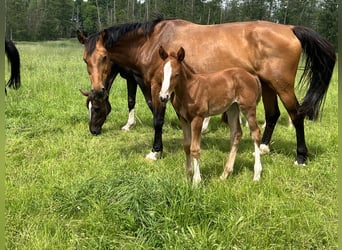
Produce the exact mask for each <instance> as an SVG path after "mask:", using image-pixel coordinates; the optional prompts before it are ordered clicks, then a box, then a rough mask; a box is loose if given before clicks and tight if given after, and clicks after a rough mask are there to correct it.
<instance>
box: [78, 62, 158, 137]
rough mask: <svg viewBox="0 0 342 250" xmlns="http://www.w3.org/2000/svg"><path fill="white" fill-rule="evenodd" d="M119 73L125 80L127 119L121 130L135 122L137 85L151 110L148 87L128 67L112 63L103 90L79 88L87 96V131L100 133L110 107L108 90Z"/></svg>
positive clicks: (127, 128)
mask: <svg viewBox="0 0 342 250" xmlns="http://www.w3.org/2000/svg"><path fill="white" fill-rule="evenodd" d="M118 74H120V76H121V77H122V78H124V79H125V80H126V84H127V104H128V105H127V106H128V112H129V114H128V119H127V123H126V124H125V125H124V126H123V127H122V128H121V129H122V130H126V131H128V130H130V129H131V127H133V126H134V124H135V112H134V111H135V110H134V109H135V103H136V93H137V87H138V86H139V88H140V90H141V92H142V93H143V95H144V97H145V101H146V103H147V105H148V107H149V108H150V110H151V111H152V97H151V91H150V88H149V87H147V86H146V85H145V84H144V82H143V81H142V80H141V79H140V78H139V77H138V76H135V74H134V73H133V72H132V71H131V70H130V69H128V68H124V67H120V66H118V65H115V64H113V65H112V67H111V69H110V73H109V74H108V76H107V79H106V80H105V84H104V89H103V91H94V89H92V90H91V91H86V90H83V89H80V92H81V93H82V94H83V95H84V96H86V97H87V101H86V106H87V108H88V112H89V131H90V132H91V133H92V134H93V135H98V134H100V133H101V130H102V125H103V124H104V122H105V121H106V118H107V116H108V115H109V113H110V111H111V109H112V107H111V104H110V102H109V92H110V89H111V87H112V84H113V82H114V80H115V78H116V76H117V75H118Z"/></svg>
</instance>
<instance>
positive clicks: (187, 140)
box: [179, 117, 194, 182]
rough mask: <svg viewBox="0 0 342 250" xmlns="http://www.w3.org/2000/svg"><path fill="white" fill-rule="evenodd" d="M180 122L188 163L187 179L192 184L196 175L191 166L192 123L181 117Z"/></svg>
mask: <svg viewBox="0 0 342 250" xmlns="http://www.w3.org/2000/svg"><path fill="white" fill-rule="evenodd" d="M179 120H180V122H181V125H182V130H183V149H184V153H185V158H186V162H185V170H186V177H187V179H188V181H189V182H190V181H191V179H192V177H193V174H194V171H193V168H192V165H191V162H192V158H191V154H190V146H191V126H190V123H188V122H187V121H185V120H184V119H182V118H181V117H179Z"/></svg>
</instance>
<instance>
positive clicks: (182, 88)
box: [175, 62, 197, 99]
mask: <svg viewBox="0 0 342 250" xmlns="http://www.w3.org/2000/svg"><path fill="white" fill-rule="evenodd" d="M196 79H197V75H196V74H195V72H194V70H193V69H192V68H191V67H190V66H189V65H188V64H186V63H185V62H182V65H181V74H180V78H179V82H178V84H177V86H176V87H175V93H176V95H177V96H178V97H179V98H181V99H183V98H185V97H186V96H189V95H191V91H189V90H190V88H191V87H192V84H193V82H194V81H196Z"/></svg>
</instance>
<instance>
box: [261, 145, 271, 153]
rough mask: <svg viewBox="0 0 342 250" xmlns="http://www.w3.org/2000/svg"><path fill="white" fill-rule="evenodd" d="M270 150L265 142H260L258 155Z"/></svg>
mask: <svg viewBox="0 0 342 250" xmlns="http://www.w3.org/2000/svg"><path fill="white" fill-rule="evenodd" d="M269 152H270V147H269V146H268V145H266V144H260V155H265V154H268V153H269Z"/></svg>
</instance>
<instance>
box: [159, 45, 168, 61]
mask: <svg viewBox="0 0 342 250" xmlns="http://www.w3.org/2000/svg"><path fill="white" fill-rule="evenodd" d="M159 56H160V58H161V59H163V60H165V59H166V58H168V56H169V55H168V54H167V53H166V51H165V49H164V48H163V46H161V45H160V47H159Z"/></svg>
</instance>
